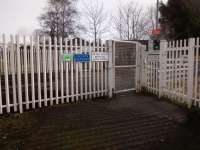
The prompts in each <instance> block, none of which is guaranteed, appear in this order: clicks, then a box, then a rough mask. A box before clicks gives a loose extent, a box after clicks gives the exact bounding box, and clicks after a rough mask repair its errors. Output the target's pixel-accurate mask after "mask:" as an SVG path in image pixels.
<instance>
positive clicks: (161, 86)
mask: <svg viewBox="0 0 200 150" xmlns="http://www.w3.org/2000/svg"><path fill="white" fill-rule="evenodd" d="M166 48H167V41H166V40H161V42H160V58H159V62H160V69H159V98H161V97H162V96H163V94H164V87H165V85H166V72H165V70H166V61H165V58H166Z"/></svg>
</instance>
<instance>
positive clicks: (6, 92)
mask: <svg viewBox="0 0 200 150" xmlns="http://www.w3.org/2000/svg"><path fill="white" fill-rule="evenodd" d="M6 39H7V38H6V37H5V36H4V35H3V36H2V41H0V43H1V45H0V114H3V113H4V112H7V113H10V112H11V111H13V112H17V111H19V112H20V113H22V112H23V110H29V109H35V108H36V107H43V106H49V105H54V104H59V103H69V102H74V101H78V100H83V99H92V98H96V97H102V96H107V95H108V86H109V85H108V80H109V75H108V73H109V72H108V65H109V62H108V61H89V62H75V61H63V54H64V53H65V54H89V55H91V54H92V53H96V52H108V51H109V47H108V46H107V45H106V44H103V43H102V42H100V41H98V42H97V43H96V44H94V43H92V42H89V41H85V40H77V39H62V38H59V39H57V38H55V39H53V40H52V39H51V38H47V37H42V38H39V37H38V38H36V40H34V38H33V37H29V38H28V40H27V38H25V37H24V38H23V40H22V41H21V40H20V38H19V36H15V37H14V36H11V37H10V39H9V40H8V41H6Z"/></svg>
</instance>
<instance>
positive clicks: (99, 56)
mask: <svg viewBox="0 0 200 150" xmlns="http://www.w3.org/2000/svg"><path fill="white" fill-rule="evenodd" d="M108 59H109V58H108V53H107V52H93V53H92V61H108Z"/></svg>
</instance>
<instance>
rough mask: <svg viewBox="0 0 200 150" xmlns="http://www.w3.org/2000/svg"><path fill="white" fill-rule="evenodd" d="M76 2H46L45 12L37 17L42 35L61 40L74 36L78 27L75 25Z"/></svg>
mask: <svg viewBox="0 0 200 150" xmlns="http://www.w3.org/2000/svg"><path fill="white" fill-rule="evenodd" d="M75 2H76V0H48V6H47V7H46V8H45V12H44V13H43V14H41V16H40V17H39V21H40V24H41V27H42V30H43V32H44V33H46V34H48V35H50V36H51V37H52V38H53V37H55V36H56V37H58V36H62V37H63V38H65V37H69V36H71V35H75V33H76V30H77V29H78V28H79V26H78V25H77V24H76V19H77V11H76V8H75V5H74V4H75Z"/></svg>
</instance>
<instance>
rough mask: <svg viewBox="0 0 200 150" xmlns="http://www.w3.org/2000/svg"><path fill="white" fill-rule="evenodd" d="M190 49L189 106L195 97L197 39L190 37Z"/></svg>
mask: <svg viewBox="0 0 200 150" xmlns="http://www.w3.org/2000/svg"><path fill="white" fill-rule="evenodd" d="M188 43H189V50H188V80H187V104H188V105H189V107H191V105H192V99H193V88H194V87H193V83H194V80H193V79H194V48H195V39H194V38H190V39H189V42H188Z"/></svg>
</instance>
